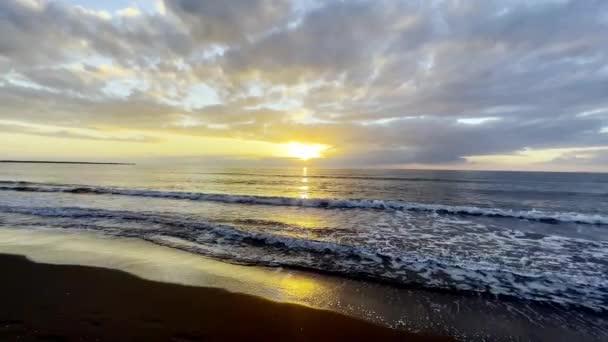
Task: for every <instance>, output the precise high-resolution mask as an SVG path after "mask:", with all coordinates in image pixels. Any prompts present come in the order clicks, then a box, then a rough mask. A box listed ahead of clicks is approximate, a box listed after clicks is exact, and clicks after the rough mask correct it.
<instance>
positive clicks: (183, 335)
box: [0, 255, 451, 341]
mask: <svg viewBox="0 0 608 342" xmlns="http://www.w3.org/2000/svg"><path fill="white" fill-rule="evenodd" d="M0 269H1V270H2V280H1V281H0V303H1V306H0V340H2V341H4V340H9V341H10V340H21V341H24V340H25V341H29V340H35V341H83V340H84V341H139V340H142V341H201V340H207V341H208V340H237V339H238V340H318V341H323V340H401V341H449V340H451V339H449V338H439V337H430V336H422V335H415V334H412V333H408V332H405V331H399V330H394V329H389V328H385V327H382V326H378V325H374V324H372V323H368V322H365V321H362V320H358V319H355V318H351V317H348V316H344V315H341V314H338V313H334V312H330V311H323V310H317V309H312V308H309V307H306V306H301V305H295V304H286V303H278V302H273V301H269V300H266V299H262V298H258V297H254V296H250V295H245V294H237V293H231V292H228V291H225V290H221V289H215V288H205V287H193V286H183V285H176V284H168V283H161V282H155V281H149V280H144V279H141V278H138V277H136V276H133V275H130V274H128V273H125V272H121V271H116V270H110V269H104V268H96V267H87V266H66V265H49V264H39V263H34V262H31V261H29V260H27V259H26V258H25V257H22V256H14V255H0Z"/></svg>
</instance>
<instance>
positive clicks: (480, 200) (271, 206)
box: [0, 164, 608, 339]
mask: <svg viewBox="0 0 608 342" xmlns="http://www.w3.org/2000/svg"><path fill="white" fill-rule="evenodd" d="M606 193H608V174H600V173H597V174H588V173H537V172H495V171H431V170H370V169H366V170H353V169H316V168H311V167H301V168H271V169H268V168H266V169H256V168H197V167H193V166H188V167H185V166H181V167H180V166H142V165H125V166H122V165H121V166H116V165H70V164H36V165H24V164H4V165H3V166H2V168H0V218H1V220H0V229H1V230H2V231H3V232H4V233H6V232H7V231H9V232H10V231H13V232H20V233H23V234H25V235H23V236H24V238H22V239H26V238H27V237H28V236H29V238H30V239H31V238H32V235H27V234H29V233H33V232H38V233H40V232H46V233H51V234H69V236H72V238H73V237H75V236H80V238H83V239H84V238H86V237H90V236H91V234H93V235H94V236H98V237H100V238H104V239H105V238H112V239H117V240H120V241H134V240H137V241H141V242H142V243H146V244H150V245H156V246H161V247H162V248H169V249H171V250H175V251H179V252H180V253H183V252H185V253H187V254H189V255H196V256H202V257H204V258H209V259H212V260H215V261H219V262H221V263H227V264H232V265H238V266H239V267H254V268H261V269H270V270H273V269H274V270H277V271H279V272H288V273H289V272H304V273H305V274H308V275H315V274H316V275H315V276H314V277H325V276H327V277H330V278H331V279H332V281H333V282H336V279H338V280H339V279H343V281H345V282H347V283H345V284H350V285H343V286H344V287H349V288H351V290H352V289H354V288H357V289H358V288H365V289H367V290H366V291H368V292H369V293H371V294H370V296H371V297H375V298H377V299H378V300H380V299H381V298H384V296H385V295H386V293H388V292H387V290H386V288H390V289H391V290H390V291H389V292H390V293H392V295H393V296H396V297H399V296H404V293H410V292H407V291H412V290H416V291H422V292H421V293H425V295H424V296H422V297H423V298H431V299H429V303H427V305H430V306H431V307H432V305H431V304H432V303H433V300H432V298H441V301H442V302H444V303H445V301H446V297H441V296H448V297H447V298H451V299H450V300H451V301H454V302H459V303H461V305H463V306H465V307H466V306H469V309H471V311H474V310H472V308H474V307H475V308H477V311H478V312H480V310H479V307H480V305H481V304H479V303H478V302H475V301H474V300H472V299H471V298H477V297H476V296H481V297H480V298H482V299H481V301H482V302H483V303H484V304H483V305H481V306H484V305H485V306H486V307H489V306H494V307H495V309H493V311H491V314H492V315H494V316H496V317H498V316H499V315H507V316H508V317H510V319H513V320H516V316H518V315H524V316H527V317H530V316H534V315H537V314H539V313H542V315H543V316H544V317H546V319H545V320H544V321H543V322H542V323H538V324H540V325H541V326H542V327H544V328H547V329H548V330H549V331H551V329H557V327H555V325H556V324H558V323H559V322H563V321H564V320H565V321H568V320H569V321H571V322H570V323H569V324H575V323H574V321H573V317H576V320H577V323H576V324H575V327H567V328H564V327H562V328H560V329H565V330H567V331H569V332H570V333H572V334H574V335H572V336H575V335H576V334H575V333H574V332H573V331H575V330H576V331H579V332H581V334H585V333H589V334H591V335H590V336H596V337H601V336H606V335H605V334H607V333H608V331H606V330H605V329H599V330H598V329H597V325H598V324H599V323H598V320H600V319H601V317H605V314H606V312H608V284H607V283H606V278H605V274H606V273H607V272H608V265H607V264H606V262H605V258H606V253H607V252H606V251H608V230H607V229H606V228H607V227H608V215H605V213H606V212H608V197H606ZM11 236H13V237H14V239H16V240H15V241H17V240H19V238H17V237H15V236H19V235H11ZM34 240H35V239H34ZM68 240H69V239H68ZM15 241H13V242H12V244H13V245H15V244H16V245H19V244H20V243H23V241H22V242H15ZM53 241H55V240H53ZM138 250H140V249H138V248H134V249H133V250H132V251H130V253H131V254H138V252H137V251H138ZM144 250H145V249H141V251H142V252H141V253H140V254H141V255H139V256H138V257H139V258H141V259H145V253H144V252H143V251H144ZM91 253H93V251H91ZM114 253H118V254H120V251H115V252H114ZM68 259H69V258H68ZM76 259H78V258H76ZM64 262H68V263H69V260H64ZM73 262H74V263H78V260H74V261H73ZM163 280H165V281H171V277H168V278H166V279H163ZM352 281H354V283H348V282H352ZM353 284H357V285H353ZM376 286H384V287H386V288H384V290H382V291H371V290H369V289H370V288H374V287H376ZM399 289H402V290H399ZM237 291H239V290H238V289H237ZM353 291H354V290H353ZM357 291H358V290H357ZM393 291H395V292H393ZM400 291H405V292H403V293H401V292H400ZM383 293H384V294H383ZM400 293H401V294H400ZM257 295H262V296H264V294H260V293H257ZM266 296H268V295H267V294H266ZM437 296H439V297H437ZM269 297H270V298H271V299H272V296H269ZM296 297H297V296H296ZM304 297H306V296H304ZM310 297H312V295H310ZM323 298H326V299H325V301H323V300H319V299H318V298H317V299H314V300H313V299H312V298H308V299H302V298H300V299H299V300H301V301H302V302H303V303H304V304H308V305H313V306H318V307H320V308H326V309H327V308H329V309H336V307H338V305H337V304H336V303H333V304H328V303H331V300H329V299H327V296H326V297H323ZM467 298H468V299H467ZM274 299H275V300H276V299H277V298H274ZM450 300H448V302H449V301H450ZM350 301H351V303H350V304H349V305H352V306H353V307H357V308H358V309H357V310H353V311H354V313H353V312H350V314H354V315H355V316H365V315H366V314H365V312H366V310H368V309H369V308H367V309H366V305H367V304H362V303H361V301H362V300H361V299H356V297H350ZM323 303H325V304H323ZM459 305H460V304H459ZM497 307H498V309H497ZM548 308H550V309H548ZM402 309H403V308H402ZM462 309H463V310H464V311H466V308H462ZM404 310H405V311H400V310H399V309H390V310H388V311H387V309H386V308H384V309H380V310H379V312H375V315H378V316H381V317H382V318H381V319H380V320H377V321H378V322H380V323H382V324H387V325H389V326H391V327H400V326H408V327H410V328H411V326H414V327H416V328H417V329H418V330H420V331H424V327H423V326H424V324H425V323H424V322H423V320H420V318H412V317H411V316H408V315H407V314H406V313H405V312H406V311H407V310H406V309H404ZM342 311H348V310H342ZM389 311H390V313H389ZM481 312H483V310H481ZM345 313H347V314H348V313H349V312H345ZM367 314H368V315H369V312H368V313H367ZM457 317H458V315H456V314H454V315H452V316H449V315H448V316H447V317H444V318H442V321H441V324H444V325H445V328H446V330H445V331H442V330H441V329H440V328H437V327H433V330H432V332H435V333H437V332H439V333H445V334H447V333H450V331H452V330H453V331H456V332H457V334H458V335H459V336H465V337H466V338H467V339H473V336H474V334H475V333H476V332H475V329H473V328H471V327H470V326H469V325H470V324H469V323H467V324H465V325H466V327H465V326H463V325H461V323H458V319H457ZM547 317H552V318H551V319H548V318H547ZM520 318H521V317H520ZM499 321H500V320H497V322H499ZM406 322H407V323H406ZM426 323H428V322H426ZM503 323H504V322H503ZM459 324H460V325H459ZM497 324H498V323H497ZM560 324H561V323H560ZM427 328H428V327H427ZM448 328H449V329H448ZM450 329H451V330H450ZM486 333H487V334H489V335H487V336H490V337H495V338H500V337H501V336H500V332H498V331H496V332H495V335H492V333H488V332H486ZM522 334H523V335H522V336H523V337H526V336H527V337H529V336H528V335H526V334H527V333H526V332H523V333H522ZM564 336H566V335H564ZM568 336H569V335H568ZM585 336H587V335H585ZM502 337H504V336H502Z"/></svg>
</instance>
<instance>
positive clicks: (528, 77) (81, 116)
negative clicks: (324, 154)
mask: <svg viewBox="0 0 608 342" xmlns="http://www.w3.org/2000/svg"><path fill="white" fill-rule="evenodd" d="M31 3H34V5H31ZM164 4H165V8H166V14H164V15H163V14H160V13H154V14H150V13H142V14H141V15H139V16H134V17H119V16H118V15H116V14H111V15H109V14H107V13H101V12H94V11H91V10H87V9H84V8H81V7H76V6H71V5H67V4H64V3H62V2H59V1H51V2H48V1H41V2H39V3H37V2H26V1H19V0H5V1H2V2H0V72H2V73H3V74H5V75H6V76H5V77H3V78H2V77H0V103H2V106H1V107H0V119H10V120H19V121H25V122H31V123H40V124H56V125H61V126H66V127H86V128H91V129H110V128H121V129H136V130H144V131H145V130H154V131H167V132H172V133H178V134H190V135H203V136H221V137H238V138H245V139H254V140H264V141H273V142H286V141H291V140H302V141H308V142H318V143H326V144H330V145H332V146H334V147H335V151H336V153H335V157H334V158H332V160H333V161H332V162H334V163H343V164H349V165H351V164H352V165H355V164H358V165H376V164H407V163H424V164H433V163H438V164H445V163H462V162H463V161H464V157H467V156H480V155H491V154H509V153H513V152H515V151H519V150H522V149H524V148H536V149H545V148H558V147H560V148H586V147H598V146H608V141H607V140H606V139H607V137H608V135H607V133H602V128H603V127H606V126H608V115H606V108H608V97H607V96H606V94H608V35H606V34H604V32H608V2H606V1H603V0H588V1H576V0H571V1H554V0H542V1H535V2H529V1H520V0H503V1H499V0H491V1H468V2H463V1H447V0H446V1H433V2H427V1H388V0H386V1H385V0H380V1H371V0H369V1H368V0H355V1H331V0H328V1H318V2H311V1H292V2H290V1H266V0H251V1H249V0H247V1H245V0H242V1H241V0H239V1H190V0H177V1H165V2H164ZM201 83H204V84H205V85H206V86H207V87H209V88H210V89H212V90H213V91H214V93H215V94H216V96H217V98H218V100H219V103H213V104H211V105H208V106H202V105H200V104H197V102H196V101H194V102H192V101H191V100H192V97H194V98H195V99H197V98H200V97H203V95H200V94H194V95H192V94H191V92H190V87H192V86H193V85H197V84H201ZM193 103H194V104H193ZM590 112H592V113H595V114H593V115H587V114H585V113H590ZM487 117H492V118H496V120H493V121H486V122H483V123H480V124H476V125H475V124H465V123H462V121H461V122H459V121H458V119H461V118H469V119H470V118H487ZM30 133H32V134H34V133H33V132H30ZM66 137H69V135H66ZM598 153H599V152H598ZM568 158H570V159H568ZM573 158H574V159H573ZM576 158H579V159H580V156H577V155H572V156H564V159H563V160H560V161H559V162H560V163H578V162H579V160H578V159H576ZM585 158H587V157H585ZM583 159H584V158H583ZM584 160H586V161H587V160H597V161H599V162H601V163H603V162H604V161H605V159H602V158H600V157H597V158H596V157H589V158H587V159H584Z"/></svg>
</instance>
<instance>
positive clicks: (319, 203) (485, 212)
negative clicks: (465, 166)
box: [0, 181, 608, 225]
mask: <svg viewBox="0 0 608 342" xmlns="http://www.w3.org/2000/svg"><path fill="white" fill-rule="evenodd" d="M0 184H2V186H0V191H28V192H58V193H74V194H98V195H118V196H131V197H153V198H170V199H180V200H191V201H210V202H222V203H238V204H255V205H273V206H295V207H308V208H325V209H373V210H397V211H422V212H433V213H437V214H450V215H464V216H485V217H496V218H515V219H522V220H530V221H539V222H544V223H551V224H558V223H578V224H593V225H608V216H606V215H601V214H591V213H578V212H550V211H542V210H535V209H531V210H515V209H504V208H483V207H475V206H458V205H445V204H430V203H416V202H406V201H399V200H376V199H338V198H296V197H275V196H254V195H229V194H214V193H200V192H180V191H159V190H138V189H121V188H110V187H95V186H78V185H62V184H43V183H28V182H8V181H0Z"/></svg>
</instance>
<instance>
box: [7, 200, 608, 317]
mask: <svg viewBox="0 0 608 342" xmlns="http://www.w3.org/2000/svg"><path fill="white" fill-rule="evenodd" d="M0 212H2V213H4V214H9V215H11V214H13V215H17V216H19V215H28V217H32V216H33V217H41V218H44V219H45V220H46V221H43V222H41V223H40V225H41V226H44V227H53V224H54V223H53V222H55V221H53V219H60V221H56V223H55V224H56V226H57V227H61V228H70V229H79V230H82V229H85V230H95V231H100V232H102V233H105V234H110V235H116V236H122V237H131V238H139V239H143V240H146V241H150V242H153V243H156V244H160V245H163V246H167V247H171V248H177V249H181V250H185V251H189V252H192V253H197V254H201V255H206V256H209V257H213V258H217V259H221V260H226V261H230V262H234V263H243V264H253V265H264V266H285V267H292V268H302V269H308V270H313V271H321V272H330V273H334V274H338V275H342V276H347V277H356V278H362V279H370V280H379V281H387V282H392V283H397V284H402V285H408V286H417V287H423V288H429V289H439V290H449V291H466V292H479V293H487V294H492V295H504V296H508V297H515V298H520V299H526V300H534V301H541V302H548V303H557V304H562V305H573V306H577V307H585V308H588V309H592V310H596V311H601V312H605V311H608V284H607V282H606V280H605V279H603V278H602V277H601V276H597V275H592V274H584V273H581V274H571V273H564V272H538V271H532V270H529V269H528V270H525V269H523V270H522V269H509V268H505V267H504V265H501V264H488V263H477V262H475V261H472V260H454V259H450V258H446V257H442V256H428V255H420V254H417V252H416V251H415V250H402V251H387V250H382V249H380V248H377V247H378V246H375V245H374V244H369V245H353V244H348V243H339V242H334V241H321V240H316V239H314V238H306V237H297V236H294V235H293V234H290V235H283V234H280V233H270V232H267V231H256V230H251V229H246V228H243V227H239V226H238V225H232V224H219V223H215V222H208V221H204V220H200V219H188V218H187V217H180V216H176V215H169V214H164V215H163V214H158V213H153V212H149V213H146V212H143V213H142V212H132V211H122V210H106V209H89V208H80V207H20V206H0ZM17 221H18V220H17ZM17 221H15V222H17ZM23 222H26V223H25V225H35V224H36V222H35V220H32V219H27V220H24V221H23ZM7 223H8V222H7ZM112 223H118V225H112ZM9 224H12V223H9ZM16 226H18V225H16ZM602 246H603V247H602ZM602 246H599V245H598V246H596V247H598V248H605V247H606V246H605V245H602Z"/></svg>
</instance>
